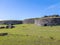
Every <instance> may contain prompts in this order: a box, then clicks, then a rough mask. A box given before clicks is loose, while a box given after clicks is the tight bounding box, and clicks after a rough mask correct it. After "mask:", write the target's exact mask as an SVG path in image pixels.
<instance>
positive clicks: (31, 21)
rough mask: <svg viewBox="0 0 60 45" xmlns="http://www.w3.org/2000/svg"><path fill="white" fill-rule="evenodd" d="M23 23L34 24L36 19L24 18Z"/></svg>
mask: <svg viewBox="0 0 60 45" xmlns="http://www.w3.org/2000/svg"><path fill="white" fill-rule="evenodd" d="M23 24H34V19H25V20H23Z"/></svg>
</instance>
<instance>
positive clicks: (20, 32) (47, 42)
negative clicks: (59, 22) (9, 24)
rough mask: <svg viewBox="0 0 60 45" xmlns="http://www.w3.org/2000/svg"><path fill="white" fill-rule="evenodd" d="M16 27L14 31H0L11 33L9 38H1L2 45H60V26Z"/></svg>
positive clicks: (25, 25) (31, 25)
mask: <svg viewBox="0 0 60 45" xmlns="http://www.w3.org/2000/svg"><path fill="white" fill-rule="evenodd" d="M15 26H16V28H14V29H0V32H7V33H9V35H8V36H0V45H60V26H52V27H50V26H46V27H40V26H36V25H34V24H22V25H15ZM51 37H53V39H51Z"/></svg>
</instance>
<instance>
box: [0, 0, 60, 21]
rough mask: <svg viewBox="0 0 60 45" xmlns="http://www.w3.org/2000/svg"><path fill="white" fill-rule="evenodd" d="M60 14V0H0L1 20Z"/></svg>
mask: <svg viewBox="0 0 60 45" xmlns="http://www.w3.org/2000/svg"><path fill="white" fill-rule="evenodd" d="M53 14H59V15H60V0H0V20H24V19H27V18H38V17H43V16H45V15H53Z"/></svg>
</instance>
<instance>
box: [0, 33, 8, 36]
mask: <svg viewBox="0 0 60 45" xmlns="http://www.w3.org/2000/svg"><path fill="white" fill-rule="evenodd" d="M6 35H8V33H0V36H6Z"/></svg>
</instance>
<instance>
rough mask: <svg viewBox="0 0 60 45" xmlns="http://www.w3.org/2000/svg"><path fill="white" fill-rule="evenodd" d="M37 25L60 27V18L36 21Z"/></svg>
mask: <svg viewBox="0 0 60 45" xmlns="http://www.w3.org/2000/svg"><path fill="white" fill-rule="evenodd" d="M35 24H36V25H39V26H52V25H60V18H42V19H35Z"/></svg>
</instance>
